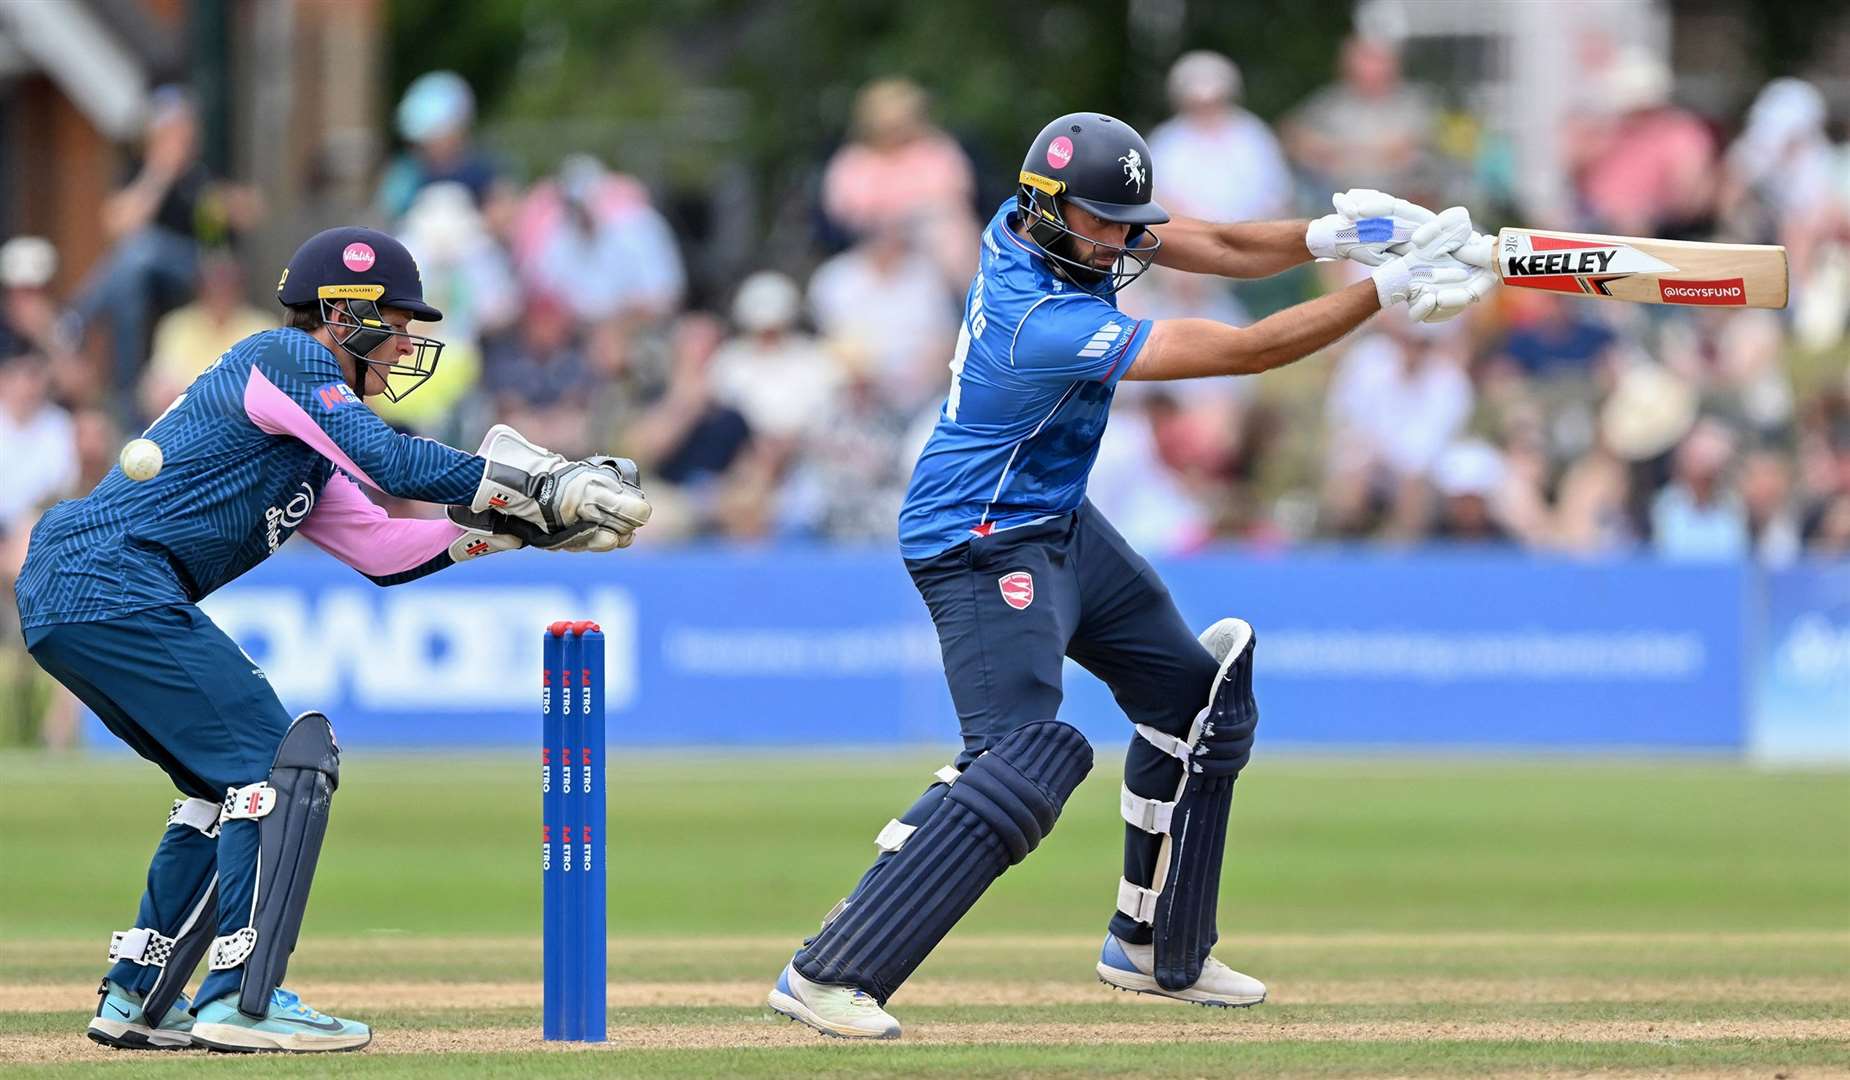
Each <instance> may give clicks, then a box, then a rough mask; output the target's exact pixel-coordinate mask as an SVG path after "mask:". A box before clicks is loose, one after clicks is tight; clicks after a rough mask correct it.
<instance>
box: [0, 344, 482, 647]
mask: <svg viewBox="0 0 1850 1080" xmlns="http://www.w3.org/2000/svg"><path fill="white" fill-rule="evenodd" d="M147 437H148V438H150V439H153V440H154V441H155V442H156V443H158V444H159V445H160V447H161V450H162V453H163V456H164V458H165V464H164V466H163V468H162V469H161V471H160V473H159V474H158V475H157V476H155V477H154V478H153V479H151V480H148V481H145V482H142V483H136V482H134V481H132V480H130V479H129V478H128V477H126V476H124V475H123V473H122V470H121V469H120V467H117V468H112V469H111V470H110V471H109V475H108V476H106V477H104V478H103V481H102V482H101V483H99V484H98V485H97V486H96V489H95V490H94V491H92V492H91V493H90V494H89V495H87V496H85V497H84V498H81V499H72V500H66V501H64V502H61V503H59V504H58V505H57V506H55V507H53V508H52V509H51V510H50V511H48V512H47V513H46V514H45V516H44V517H43V518H41V519H40V520H39V523H38V525H37V527H35V528H34V529H33V530H32V539H31V544H30V547H29V548H28V549H27V554H26V563H25V567H24V568H23V569H22V570H21V572H20V576H19V583H18V586H17V593H18V598H19V614H20V621H21V625H22V626H23V627H24V628H26V629H31V628H33V627H38V626H46V625H51V624H55V623H75V622H94V621H97V620H102V619H113V618H119V617H121V616H124V615H129V614H132V613H134V612H138V611H145V610H148V609H151V608H156V607H162V606H166V605H170V604H184V603H194V602H197V601H198V600H199V599H200V598H201V597H203V596H205V595H206V594H208V593H210V592H212V591H213V590H214V589H217V588H218V587H219V586H221V585H223V584H225V583H226V582H228V581H230V580H232V579H233V578H235V577H237V576H238V575H239V574H242V573H244V572H245V571H246V570H249V569H250V568H251V567H253V566H255V565H256V564H257V563H259V562H262V561H263V560H264V559H266V558H268V557H269V556H270V555H271V554H272V553H274V552H275V551H276V549H277V548H278V547H279V546H281V544H282V543H283V541H285V540H287V539H288V538H289V537H290V536H291V535H292V534H293V533H294V532H295V531H296V530H297V529H298V528H302V527H303V525H304V523H305V522H308V523H309V527H310V528H311V529H317V528H318V529H319V530H320V532H319V533H310V536H311V539H315V540H316V542H317V543H319V544H321V545H322V546H323V547H327V548H328V549H329V550H332V551H335V552H336V553H337V554H340V555H341V556H342V557H343V558H346V559H347V561H349V562H351V563H353V564H354V565H356V566H361V567H362V568H365V567H366V566H367V565H368V564H369V556H368V555H367V553H365V552H364V551H363V550H359V549H361V548H362V547H363V546H364V545H367V544H378V545H396V546H398V547H400V548H401V549H402V551H411V552H412V554H410V555H403V554H402V553H393V554H386V555H384V556H383V557H382V558H379V559H371V560H370V561H371V565H372V566H373V568H374V569H378V570H386V571H392V572H398V571H401V570H402V571H404V573H401V574H399V577H401V578H402V577H408V576H412V575H411V567H410V566H409V565H407V564H408V563H410V562H412V561H415V562H417V564H418V566H419V568H420V569H421V570H422V572H428V570H431V569H437V568H440V566H442V565H448V564H449V556H447V555H445V554H443V552H444V545H445V544H446V543H447V542H448V541H449V540H450V538H451V537H453V536H454V535H455V534H456V532H457V531H458V530H456V529H454V527H452V526H450V525H448V523H447V522H410V521H406V522H396V521H394V520H393V519H387V518H385V516H384V513H383V511H380V510H378V508H377V507H375V506H372V505H371V504H370V503H368V502H367V501H366V500H365V498H364V496H362V495H360V494H359V492H358V489H357V488H354V487H353V485H352V481H351V480H349V477H351V478H352V479H354V480H358V481H360V482H362V483H365V484H368V485H370V486H372V487H374V488H377V489H379V490H382V491H385V492H387V493H388V494H391V495H396V496H398V497H400V498H406V499H421V500H425V501H428V502H435V503H451V504H457V503H467V502H469V501H470V500H471V499H472V498H473V497H474V494H475V490H476V486H477V484H478V483H479V482H480V480H481V478H482V467H483V463H482V459H481V458H479V457H476V456H475V455H473V454H466V453H463V452H462V451H460V450H454V449H451V448H450V447H448V446H445V445H443V444H442V443H438V442H433V441H431V440H429V439H421V438H415V437H412V436H408V435H401V434H399V433H398V432H396V431H393V430H392V428H391V427H390V426H388V425H387V424H386V423H385V422H384V421H383V420H381V419H379V417H378V416H376V415H374V413H373V412H372V410H371V409H368V408H367V407H366V405H365V404H364V403H363V402H362V401H361V400H360V398H359V396H358V395H357V394H355V393H354V391H353V389H352V388H351V387H350V386H348V385H347V382H346V380H345V378H344V377H343V376H342V374H341V371H340V367H339V365H337V364H336V362H335V359H334V354H333V353H331V352H329V351H328V349H327V348H325V347H324V346H322V345H321V343H320V342H318V341H316V340H315V339H314V338H313V337H310V336H309V335H308V334H306V333H304V332H302V331H300V330H292V329H277V330H268V331H265V332H263V333H261V334H254V335H252V336H250V337H248V338H245V339H244V340H243V341H241V342H239V343H238V344H236V345H234V346H232V347H231V349H229V350H228V351H227V352H226V353H225V354H224V355H223V356H221V357H220V358H219V360H218V362H217V363H216V364H214V365H213V366H212V367H210V368H208V369H207V370H206V371H205V373H203V374H202V375H200V376H199V378H198V379H196V380H195V381H194V382H193V384H192V385H191V386H190V387H188V388H187V390H186V392H185V393H184V394H182V395H181V396H180V397H179V398H178V399H176V400H175V402H174V404H173V405H172V406H171V407H169V408H168V410H167V411H166V412H165V413H164V414H162V416H161V418H160V419H159V420H156V421H155V422H154V425H153V426H152V427H150V428H149V429H148V433H147ZM337 470H338V473H344V474H345V475H337ZM317 501H320V502H321V503H322V504H323V505H322V507H321V511H322V512H321V513H319V514H318V513H316V510H317V506H316V504H317ZM311 516H312V517H314V518H315V520H314V521H312V522H311V521H309V519H310V518H311ZM394 559H396V560H397V561H392V560H394ZM387 583H390V581H388V582H387Z"/></svg>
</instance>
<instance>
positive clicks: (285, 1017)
mask: <svg viewBox="0 0 1850 1080" xmlns="http://www.w3.org/2000/svg"><path fill="white" fill-rule="evenodd" d="M372 1041H373V1029H372V1028H369V1027H367V1026H366V1025H365V1024H362V1023H359V1022H357V1021H354V1020H342V1019H341V1018H340V1017H338V1016H329V1015H328V1014H327V1013H324V1012H320V1011H317V1010H316V1009H313V1008H310V1007H309V1006H307V1005H304V1004H302V999H301V998H299V997H297V996H295V995H294V994H293V993H291V992H289V991H288V990H284V989H283V988H282V987H280V986H279V987H277V988H276V989H275V990H273V991H271V993H270V1008H269V1011H268V1012H267V1013H266V1015H265V1016H264V1017H263V1019H261V1020H253V1019H251V1018H250V1017H248V1016H245V1015H244V1014H243V1013H241V1012H239V1011H238V1006H237V997H236V995H227V996H225V997H222V998H219V999H218V1000H216V1001H208V1002H206V1003H205V1004H204V1005H201V1006H200V1007H199V1012H198V1013H197V1015H196V1016H195V1017H194V1019H193V1044H194V1045H196V1046H203V1047H205V1048H207V1049H208V1050H221V1051H224V1052H226V1053H232V1054H262V1053H278V1052H282V1053H291V1054H314V1053H326V1052H330V1051H340V1050H358V1049H359V1048H360V1047H362V1046H365V1045H366V1044H367V1043H369V1042H372Z"/></svg>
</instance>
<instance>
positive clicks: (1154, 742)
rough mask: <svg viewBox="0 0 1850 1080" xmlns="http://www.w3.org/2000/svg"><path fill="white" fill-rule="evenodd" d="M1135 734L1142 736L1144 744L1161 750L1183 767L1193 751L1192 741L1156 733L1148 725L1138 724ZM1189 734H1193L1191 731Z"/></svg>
mask: <svg viewBox="0 0 1850 1080" xmlns="http://www.w3.org/2000/svg"><path fill="white" fill-rule="evenodd" d="M1137 734H1139V735H1141V736H1143V741H1144V742H1147V743H1149V744H1150V745H1151V746H1154V747H1156V748H1157V749H1158V750H1161V751H1162V752H1163V753H1165V754H1168V755H1169V756H1170V757H1172V758H1175V759H1176V760H1177V761H1180V762H1182V763H1183V764H1185V765H1186V764H1187V763H1188V758H1189V755H1190V754H1192V753H1193V752H1194V749H1195V747H1194V740H1193V739H1181V738H1177V737H1176V736H1174V735H1170V734H1168V733H1166V732H1162V731H1158V730H1156V729H1155V728H1153V727H1151V726H1150V725H1148V724H1138V725H1137ZM1190 734H1193V732H1192V731H1191V732H1190Z"/></svg>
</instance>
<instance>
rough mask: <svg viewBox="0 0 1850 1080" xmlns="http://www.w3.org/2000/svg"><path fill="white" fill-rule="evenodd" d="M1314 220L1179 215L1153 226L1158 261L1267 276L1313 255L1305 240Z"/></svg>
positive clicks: (1221, 273) (1228, 274)
mask: <svg viewBox="0 0 1850 1080" xmlns="http://www.w3.org/2000/svg"><path fill="white" fill-rule="evenodd" d="M1309 226H1310V222H1308V221H1305V220H1302V219H1299V220H1295V221H1242V222H1235V223H1232V224H1219V223H1215V222H1208V221H1199V220H1196V219H1193V218H1177V219H1176V220H1175V221H1173V222H1171V223H1170V224H1168V225H1159V226H1157V227H1156V228H1155V229H1154V230H1152V231H1153V232H1155V233H1156V235H1158V236H1160V237H1162V240H1163V246H1162V248H1161V250H1159V251H1158V252H1157V253H1156V263H1157V265H1158V266H1167V267H1172V268H1174V269H1176V270H1186V271H1188V272H1189V273H1191V274H1214V275H1215V276H1217V277H1224V278H1241V279H1244V278H1262V277H1268V276H1270V275H1272V274H1277V273H1280V272H1282V271H1285V270H1289V269H1291V268H1292V267H1294V266H1297V265H1299V264H1301V263H1307V262H1309V261H1310V259H1311V254H1310V249H1309V248H1307V247H1305V246H1304V232H1305V230H1306V229H1307V228H1309Z"/></svg>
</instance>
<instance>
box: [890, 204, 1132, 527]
mask: <svg viewBox="0 0 1850 1080" xmlns="http://www.w3.org/2000/svg"><path fill="white" fill-rule="evenodd" d="M1014 206H1015V203H1014V200H1013V199H1011V200H1009V201H1008V202H1006V203H1004V204H1003V206H1002V208H1001V209H1000V210H998V211H997V212H996V216H995V217H993V218H991V219H990V221H989V226H988V228H986V229H984V230H983V246H982V251H981V259H982V263H981V266H980V267H979V269H978V271H977V275H976V279H975V280H974V281H972V282H971V283H970V292H969V293H968V295H967V296H966V297H965V299H964V320H963V328H962V329H961V330H960V331H959V333H958V335H957V351H956V352H955V353H954V354H953V355H952V357H951V390H950V394H949V396H948V397H946V398H945V402H944V409H943V410H942V411H941V412H940V413H939V414H938V424H937V427H935V428H934V429H933V430H932V433H931V439H930V440H929V441H928V442H927V443H926V444H925V450H924V452H923V453H921V454H920V455H919V461H918V464H917V465H916V466H915V467H914V468H913V470H912V485H911V487H910V488H909V489H908V490H907V492H906V501H905V504H904V506H903V507H901V509H900V512H899V549H900V552H901V553H902V554H903V555H905V556H906V557H907V558H909V559H923V558H929V557H931V556H933V555H936V554H939V553H940V552H943V551H946V550H948V549H950V548H952V547H955V546H957V545H958V544H961V543H963V542H964V541H966V540H969V539H970V538H971V537H972V536H986V535H988V534H989V533H991V532H994V531H996V530H998V529H1007V528H1011V527H1013V526H1017V525H1026V524H1028V523H1030V522H1034V521H1040V520H1043V519H1046V518H1049V517H1053V516H1055V515H1058V514H1065V513H1069V512H1071V511H1073V510H1077V509H1078V508H1079V505H1080V504H1081V503H1083V502H1084V501H1085V497H1086V477H1087V476H1088V475H1089V474H1090V473H1091V471H1092V463H1093V461H1094V460H1096V459H1097V457H1098V442H1099V438H1100V437H1101V436H1102V435H1104V433H1105V420H1106V416H1107V414H1108V413H1109V411H1110V409H1111V398H1112V394H1113V393H1114V392H1115V391H1116V388H1117V383H1118V380H1119V379H1121V378H1123V377H1124V372H1125V371H1126V370H1127V369H1128V368H1129V367H1130V366H1131V364H1132V363H1133V362H1134V361H1135V360H1136V359H1137V354H1138V352H1139V351H1141V350H1142V348H1143V344H1144V342H1145V341H1146V340H1147V339H1148V338H1149V336H1150V326H1151V324H1150V323H1149V322H1148V321H1145V320H1138V319H1132V318H1128V317H1126V316H1125V315H1124V314H1123V313H1122V312H1120V311H1118V307H1117V297H1116V295H1115V294H1114V293H1111V292H1109V291H1106V292H1101V293H1092V292H1087V291H1085V290H1083V289H1079V288H1076V287H1075V286H1074V285H1073V284H1072V283H1070V282H1067V281H1065V280H1063V279H1061V278H1060V277H1058V276H1056V275H1055V274H1054V273H1053V271H1051V270H1050V269H1048V266H1047V262H1046V260H1045V259H1043V258H1042V257H1041V256H1040V255H1039V254H1037V253H1036V252H1035V250H1034V249H1033V248H1032V247H1031V246H1030V245H1029V243H1028V241H1026V240H1024V239H1023V238H1022V237H1021V236H1020V235H1019V234H1018V233H1016V231H1015V228H1014V221H1013V218H1014Z"/></svg>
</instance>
